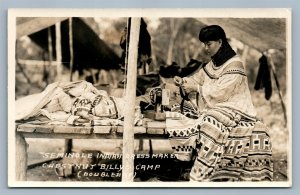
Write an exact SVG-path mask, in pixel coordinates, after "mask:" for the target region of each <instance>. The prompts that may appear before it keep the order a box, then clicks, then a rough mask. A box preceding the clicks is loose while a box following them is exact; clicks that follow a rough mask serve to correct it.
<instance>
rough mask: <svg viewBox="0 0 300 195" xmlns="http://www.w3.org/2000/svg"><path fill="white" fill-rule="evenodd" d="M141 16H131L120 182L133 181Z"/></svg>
mask: <svg viewBox="0 0 300 195" xmlns="http://www.w3.org/2000/svg"><path fill="white" fill-rule="evenodd" d="M140 22H141V18H132V19H131V26H130V39H129V49H128V71H127V75H126V76H127V82H126V96H125V98H126V102H127V104H126V109H125V114H124V116H125V118H124V134H123V157H122V165H123V169H122V182H133V178H134V132H133V127H134V124H133V123H134V112H135V98H136V82H137V81H136V77H137V57H138V42H139V34H140Z"/></svg>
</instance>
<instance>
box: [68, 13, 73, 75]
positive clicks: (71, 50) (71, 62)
mask: <svg viewBox="0 0 300 195" xmlns="http://www.w3.org/2000/svg"><path fill="white" fill-rule="evenodd" d="M69 47H70V81H73V78H72V77H73V64H74V51H73V29H72V18H69Z"/></svg>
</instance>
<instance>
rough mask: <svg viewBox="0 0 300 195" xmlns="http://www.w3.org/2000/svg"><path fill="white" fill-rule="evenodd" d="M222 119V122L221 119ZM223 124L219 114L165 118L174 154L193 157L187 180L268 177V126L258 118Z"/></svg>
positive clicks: (270, 172)
mask: <svg viewBox="0 0 300 195" xmlns="http://www.w3.org/2000/svg"><path fill="white" fill-rule="evenodd" d="M221 121H222V122H221ZM235 123H236V124H235V125H232V126H228V124H227V126H226V125H224V118H222V119H220V115H207V114H206V115H202V116H201V117H200V118H199V119H196V120H193V119H189V118H183V119H182V120H173V119H167V132H168V133H169V140H170V144H171V146H172V149H173V151H174V154H175V156H176V157H177V158H178V159H179V160H182V161H191V160H194V165H193V167H192V169H191V172H190V181H265V180H267V181H271V180H272V179H273V163H272V146H271V141H270V137H269V135H268V133H267V131H268V128H267V127H266V126H265V125H264V124H263V123H261V122H259V121H256V122H254V121H247V120H244V119H241V120H240V121H238V122H235Z"/></svg>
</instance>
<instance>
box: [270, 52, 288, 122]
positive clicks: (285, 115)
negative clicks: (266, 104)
mask: <svg viewBox="0 0 300 195" xmlns="http://www.w3.org/2000/svg"><path fill="white" fill-rule="evenodd" d="M267 58H268V61H269V63H270V65H271V70H272V73H273V76H274V79H275V83H276V87H277V91H278V96H279V99H280V103H281V107H282V111H283V117H284V126H286V125H287V114H286V106H285V104H284V101H283V97H282V93H281V89H280V85H279V80H278V78H277V74H276V68H275V64H274V62H273V59H272V56H271V54H267Z"/></svg>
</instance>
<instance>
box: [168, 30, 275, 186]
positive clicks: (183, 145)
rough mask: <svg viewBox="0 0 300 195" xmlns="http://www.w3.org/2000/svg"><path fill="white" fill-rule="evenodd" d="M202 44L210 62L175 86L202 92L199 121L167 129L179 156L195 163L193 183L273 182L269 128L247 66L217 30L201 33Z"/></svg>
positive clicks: (187, 90)
mask: <svg viewBox="0 0 300 195" xmlns="http://www.w3.org/2000/svg"><path fill="white" fill-rule="evenodd" d="M199 40H200V41H201V42H203V43H204V45H205V49H206V51H207V53H208V54H209V55H210V56H211V61H210V62H209V63H207V64H206V65H205V66H204V67H203V68H202V69H200V70H199V71H198V72H196V73H195V74H194V75H192V76H190V77H184V78H180V77H175V78H174V81H175V83H176V84H177V85H178V86H181V87H182V88H183V89H184V90H185V91H186V92H187V93H188V92H190V91H195V90H196V91H198V92H199V95H200V97H199V98H198V109H199V112H200V113H199V116H200V117H199V118H198V119H197V120H194V122H185V123H183V125H182V126H180V124H179V123H178V122H175V123H176V125H175V123H173V124H172V125H171V126H169V128H168V124H167V128H168V132H169V134H170V143H171V145H172V149H173V150H174V153H175V154H176V156H177V158H178V160H182V161H190V160H193V161H194V162H193V166H192V169H191V172H190V181H224V180H226V181H262V180H272V179H273V165H272V159H271V156H272V152H271V143H270V137H269V135H268V133H267V130H268V129H267V127H266V126H265V125H264V124H262V123H261V122H260V121H258V120H257V119H256V110H255V108H254V106H253V103H252V99H251V95H250V91H249V87H248V80H247V77H246V73H245V68H244V66H243V63H242V61H241V60H240V58H239V56H238V55H237V54H236V53H235V52H234V51H233V49H232V48H231V46H230V45H229V43H228V42H227V38H226V34H225V32H224V30H223V29H222V28H221V27H220V26H218V25H211V26H207V27H204V28H202V29H201V31H200V34H199ZM187 120H190V119H187ZM173 122H174V121H173ZM170 124H171V123H170ZM193 154H196V155H193Z"/></svg>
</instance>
